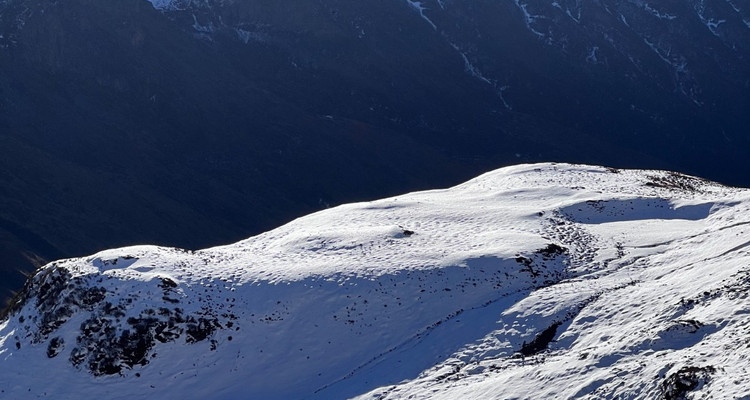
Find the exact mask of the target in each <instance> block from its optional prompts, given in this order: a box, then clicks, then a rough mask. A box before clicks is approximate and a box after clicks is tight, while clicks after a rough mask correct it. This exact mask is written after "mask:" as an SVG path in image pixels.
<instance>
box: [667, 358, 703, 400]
mask: <svg viewBox="0 0 750 400" xmlns="http://www.w3.org/2000/svg"><path fill="white" fill-rule="evenodd" d="M714 372H716V368H714V367H712V366H710V365H709V366H705V367H682V368H680V370H679V371H677V372H675V373H673V374H671V375H669V376H668V377H667V378H666V379H664V381H663V382H662V384H661V390H662V398H663V399H664V400H684V399H686V398H687V395H688V393H690V392H692V391H695V390H698V389H700V388H702V387H703V386H704V385H705V384H707V383H708V382H709V381H710V380H711V375H712V374H713V373H714Z"/></svg>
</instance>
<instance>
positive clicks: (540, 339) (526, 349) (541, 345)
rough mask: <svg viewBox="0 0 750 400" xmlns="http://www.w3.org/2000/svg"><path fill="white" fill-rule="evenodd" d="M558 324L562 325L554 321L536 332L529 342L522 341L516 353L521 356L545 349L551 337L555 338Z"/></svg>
mask: <svg viewBox="0 0 750 400" xmlns="http://www.w3.org/2000/svg"><path fill="white" fill-rule="evenodd" d="M560 325H562V322H555V323H554V324H552V325H550V326H549V327H547V328H546V329H545V330H543V331H542V332H540V333H539V334H537V335H536V337H535V338H534V340H532V341H531V342H529V343H526V342H524V343H523V345H522V346H521V349H520V350H518V353H519V354H520V355H521V356H524V357H528V356H532V355H534V354H538V353H540V352H542V351H544V350H545V349H547V346H549V344H550V342H552V339H554V338H555V335H556V334H557V328H558V327H559V326H560Z"/></svg>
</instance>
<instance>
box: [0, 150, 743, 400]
mask: <svg viewBox="0 0 750 400" xmlns="http://www.w3.org/2000/svg"><path fill="white" fill-rule="evenodd" d="M749 208H750V192H748V191H747V190H744V189H735V188H728V187H723V186H720V185H717V184H714V183H711V182H707V181H703V180H700V179H697V178H692V177H688V176H684V175H679V174H674V173H668V172H661V171H631V170H614V169H607V168H601V167H591V166H576V165H556V164H539V165H520V166H515V167H509V168H504V169H500V170H497V171H494V172H491V173H488V174H485V175H483V176H480V177H478V178H476V179H474V180H472V181H470V182H467V183H465V184H462V185H459V186H456V187H454V188H451V189H447V190H434V191H428V192H420V193H412V194H407V195H403V196H398V197H394V198H390V199H384V200H379V201H374V202H368V203H358V204H350V205H344V206H340V207H336V208H333V209H329V210H326V211H322V212H319V213H316V214H312V215H309V216H307V217H304V218H300V219H298V220H296V221H293V222H291V223H289V224H287V225H284V226H282V227H280V228H277V229H275V230H272V231H269V232H267V233H264V234H261V235H258V236H256V237H252V238H250V239H247V240H245V241H242V242H239V243H236V244H233V245H229V246H223V247H217V248H211V249H206V250H201V251H196V252H189V251H183V250H178V249H171V248H161V247H153V246H137V247H129V248H123V249H115V250H108V251H104V252H101V253H98V254H95V255H93V256H90V257H85V258H78V259H69V260H62V261H58V262H54V263H51V264H49V265H47V266H45V267H44V268H42V269H40V270H39V271H37V272H36V273H35V274H34V275H33V276H32V277H31V278H30V279H29V281H28V282H27V284H26V286H25V287H24V289H23V290H22V291H21V292H20V293H19V295H18V296H17V298H16V299H15V300H14V303H13V305H12V307H11V308H9V309H8V310H7V311H6V314H5V315H4V321H3V322H2V323H1V324H0V375H1V376H3V378H4V379H3V380H2V382H0V393H2V395H3V396H7V397H8V398H45V397H46V398H74V397H79V396H80V395H81V394H82V393H86V395H87V396H100V397H101V396H106V397H107V398H114V399H117V398H121V399H125V398H133V397H143V396H149V397H150V396H167V397H178V396H180V397H186V398H197V397H207V398H217V399H233V398H264V399H288V398H307V399H334V398H350V397H357V396H360V397H361V398H446V399H449V398H450V399H455V398H498V399H500V398H529V399H530V398H570V397H588V398H656V397H661V398H667V399H671V398H684V397H685V396H689V395H690V394H696V395H697V394H698V393H700V395H701V396H706V397H713V398H716V397H717V396H720V397H723V398H727V397H730V398H731V397H732V395H742V394H743V393H747V392H748V390H750V388H748V387H747V386H748V383H747V382H748V379H747V378H748V371H747V369H746V367H745V363H743V362H742V360H743V358H744V357H745V352H744V351H743V350H742V349H745V348H746V347H747V339H746V336H747V335H746V332H747V329H750V325H748V324H749V323H750V322H749V321H748V319H747V318H746V315H747V312H746V311H745V310H747V309H748V304H747V303H748V300H747V293H748V289H749V286H750V278H748V277H749V276H750V273H749V272H748V271H750V270H749V269H748V267H747V266H748V265H750V263H748V261H750V260H748V253H747V251H746V248H747V247H746V246H748V239H747V235H746V233H745V232H746V229H748V228H750V220H745V219H743V216H745V215H747V211H748V209H749ZM730 349H731V350H730ZM47 371H55V372H54V373H53V374H49V373H47Z"/></svg>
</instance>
